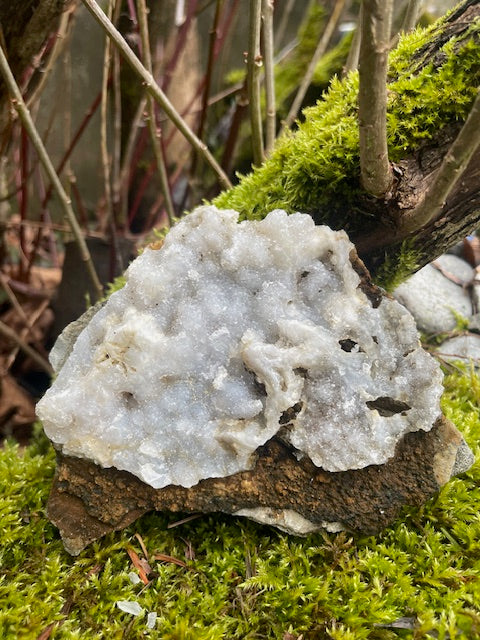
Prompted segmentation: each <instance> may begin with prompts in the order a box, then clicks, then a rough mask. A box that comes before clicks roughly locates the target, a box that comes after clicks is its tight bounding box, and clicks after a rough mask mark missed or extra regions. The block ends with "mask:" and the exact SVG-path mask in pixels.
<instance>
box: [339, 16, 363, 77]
mask: <svg viewBox="0 0 480 640" xmlns="http://www.w3.org/2000/svg"><path fill="white" fill-rule="evenodd" d="M362 13H363V12H362V6H361V5H360V11H359V13H358V19H357V20H358V22H357V26H356V28H355V33H354V34H353V39H352V44H351V45H350V51H349V52H348V57H347V61H346V62H345V66H344V68H343V73H342V75H343V76H346V75H347V74H348V73H350V71H356V70H357V69H358V59H359V57H360V42H361V38H362V29H361V24H362Z"/></svg>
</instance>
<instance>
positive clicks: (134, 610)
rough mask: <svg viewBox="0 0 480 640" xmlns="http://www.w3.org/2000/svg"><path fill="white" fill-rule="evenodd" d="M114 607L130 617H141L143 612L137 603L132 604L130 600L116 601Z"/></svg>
mask: <svg viewBox="0 0 480 640" xmlns="http://www.w3.org/2000/svg"><path fill="white" fill-rule="evenodd" d="M116 605H117V607H118V608H119V609H121V610H122V611H125V613H130V614H131V615H132V616H141V615H143V614H144V610H143V609H142V607H141V606H140V605H139V604H138V602H132V601H131V600H117V602H116Z"/></svg>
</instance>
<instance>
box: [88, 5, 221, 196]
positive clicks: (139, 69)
mask: <svg viewBox="0 0 480 640" xmlns="http://www.w3.org/2000/svg"><path fill="white" fill-rule="evenodd" d="M82 2H83V4H84V5H85V6H86V7H87V9H88V10H89V11H90V13H91V14H92V16H93V17H94V18H95V20H96V21H97V22H98V24H99V25H100V26H101V27H102V29H103V30H104V31H105V32H106V33H108V35H109V37H110V38H111V39H112V41H113V43H114V44H115V46H116V47H118V49H119V51H120V53H121V55H122V56H123V57H124V58H125V60H126V61H127V62H128V64H129V65H130V66H131V67H132V69H133V70H134V71H135V73H136V74H137V75H138V76H139V77H140V78H141V79H142V80H143V82H144V84H145V89H146V90H147V91H148V93H149V94H150V95H151V96H153V98H154V99H155V100H156V101H157V102H158V104H159V105H160V106H161V107H162V109H163V110H164V112H165V113H166V115H167V116H168V117H169V118H170V120H171V121H172V122H173V124H174V125H175V126H176V127H177V128H178V129H179V131H180V132H181V133H182V134H183V135H184V137H185V138H186V139H187V140H188V142H189V143H190V144H191V145H192V147H193V148H194V149H195V150H196V151H197V152H198V153H200V154H201V155H203V157H204V158H205V160H206V162H207V163H208V164H209V165H210V167H211V168H212V169H213V170H214V171H215V173H216V175H217V176H218V179H219V181H220V182H221V184H222V185H223V187H226V188H230V187H231V186H232V185H231V182H230V180H229V179H228V177H227V176H226V174H225V173H224V172H223V170H222V168H221V167H220V165H219V164H218V162H217V161H216V160H215V158H214V157H213V155H212V154H211V152H210V151H209V149H208V147H207V146H206V145H205V144H204V143H203V142H202V141H201V140H199V139H198V138H197V136H196V135H195V134H194V133H193V131H192V130H191V129H190V127H189V126H188V125H187V123H186V122H185V121H184V120H183V118H182V117H181V116H180V115H179V113H178V112H177V110H176V109H175V107H174V106H173V104H172V103H171V102H170V100H169V99H168V98H167V96H166V95H165V94H164V92H163V91H162V90H161V88H160V87H159V86H158V84H157V83H156V82H155V80H154V78H153V76H152V74H151V73H149V72H148V71H147V70H146V69H145V67H144V66H143V65H142V63H141V62H140V60H139V59H138V58H137V56H136V55H135V54H134V53H133V51H132V50H131V48H130V47H129V46H128V44H127V43H126V42H125V40H124V38H123V36H122V35H121V34H120V32H119V31H117V29H116V28H115V27H114V26H113V24H112V23H111V22H110V20H108V19H107V17H106V16H105V14H104V13H103V11H102V10H101V8H100V7H99V6H98V4H97V3H96V2H95V0H82Z"/></svg>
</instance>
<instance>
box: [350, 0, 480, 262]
mask: <svg viewBox="0 0 480 640" xmlns="http://www.w3.org/2000/svg"><path fill="white" fill-rule="evenodd" d="M479 17H480V3H479V2H478V0H475V1H471V2H465V3H464V4H463V5H462V6H461V7H460V8H459V9H457V10H456V11H455V12H454V13H453V14H452V15H451V16H450V17H449V19H448V23H447V25H446V27H445V29H444V30H443V31H441V33H439V34H438V36H437V37H436V38H434V39H433V40H432V41H430V42H428V44H427V45H425V46H424V47H423V48H422V49H420V50H418V51H417V52H416V55H415V57H416V59H417V60H419V61H422V62H421V67H422V68H423V67H424V66H425V65H427V64H429V63H432V64H433V65H434V66H439V65H441V64H442V62H443V59H442V52H441V51H440V49H441V47H442V46H443V45H444V44H445V43H446V42H447V41H448V40H449V39H450V38H452V37H454V36H455V37H459V36H460V37H461V36H462V35H463V34H466V33H467V31H468V29H469V27H470V26H471V25H472V23H473V21H474V20H478V19H479ZM472 37H474V36H472ZM477 46H478V43H477ZM462 125H463V123H462V122H456V123H452V124H450V125H448V126H447V127H445V128H443V129H442V130H441V131H439V133H438V135H437V136H436V137H435V138H434V139H433V140H429V141H428V142H426V143H425V144H424V145H422V146H421V147H420V148H419V149H417V150H416V151H415V153H414V154H412V155H410V156H408V157H406V158H404V159H403V160H401V161H400V162H398V163H397V164H396V177H397V184H396V186H395V189H394V193H393V197H392V198H391V199H389V200H388V202H382V203H381V204H375V203H372V202H371V199H370V198H368V196H367V195H366V194H365V195H364V196H361V197H360V201H361V202H360V203H359V206H360V207H361V208H362V209H363V208H364V207H369V208H370V209H371V210H372V213H374V214H375V220H376V223H375V225H374V226H372V228H370V229H368V230H366V231H365V232H364V233H359V234H357V235H355V236H352V241H353V242H355V243H356V245H357V250H358V252H359V254H360V256H361V257H362V258H363V260H364V261H365V262H366V264H367V265H368V267H369V268H370V270H371V272H372V274H373V275H375V274H376V273H378V272H379V271H381V270H382V267H383V265H384V264H385V261H386V260H387V259H388V260H389V262H390V263H391V264H392V265H395V264H396V263H398V262H399V261H400V260H401V254H402V252H403V251H404V247H405V245H404V241H405V240H407V242H408V249H409V251H411V252H413V253H415V254H416V264H417V268H420V267H422V266H424V265H425V264H427V263H428V262H431V261H432V260H434V259H435V258H436V257H438V256H439V255H441V254H442V253H443V252H444V251H445V250H446V249H448V248H449V247H451V246H452V245H453V244H455V243H456V242H458V241H459V240H461V239H462V238H464V237H465V236H466V235H468V234H469V233H471V232H472V231H474V230H475V229H477V228H478V227H479V226H480V169H479V167H480V149H477V151H476V152H475V153H474V155H473V157H472V159H471V160H470V162H469V163H468V165H467V167H466V169H465V171H464V172H463V174H462V175H461V177H460V179H459V180H458V181H457V183H456V184H455V186H454V188H453V189H452V191H451V192H450V193H449V195H448V197H447V199H446V202H445V204H444V206H443V208H442V209H441V211H440V213H439V214H438V216H437V217H436V218H435V219H433V220H431V221H430V222H429V223H428V224H426V225H425V226H424V227H422V228H420V229H417V230H415V231H413V232H412V233H410V234H409V235H407V236H406V237H405V236H404V235H403V234H401V232H400V228H401V226H402V223H401V220H402V218H403V217H404V216H405V215H406V214H408V212H409V211H412V210H413V209H414V208H415V207H416V206H417V205H418V204H419V203H421V202H422V199H423V198H424V196H425V194H426V193H427V191H428V189H429V186H430V185H431V184H432V183H433V181H434V179H435V176H436V174H437V171H438V169H439V167H440V166H441V164H442V161H443V160H444V158H445V157H446V155H447V154H448V152H449V150H450V148H451V145H452V144H453V142H454V140H455V139H456V137H457V135H458V133H459V131H460V130H461V128H462ZM402 236H403V237H402Z"/></svg>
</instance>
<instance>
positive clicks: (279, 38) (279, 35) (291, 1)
mask: <svg viewBox="0 0 480 640" xmlns="http://www.w3.org/2000/svg"><path fill="white" fill-rule="evenodd" d="M294 6H295V0H287V4H286V6H285V8H284V9H283V13H282V19H281V21H280V24H279V25H278V29H277V30H276V32H275V49H276V50H278V49H279V47H280V46H281V45H282V42H283V37H284V36H285V32H286V30H287V26H288V23H289V20H290V15H291V13H292V11H293V7H294Z"/></svg>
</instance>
